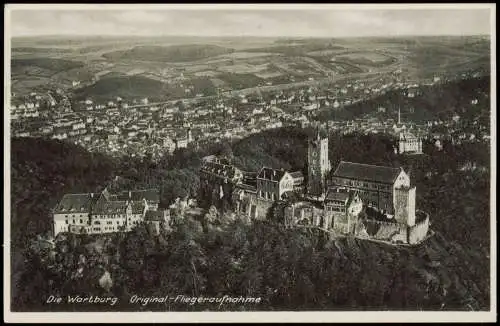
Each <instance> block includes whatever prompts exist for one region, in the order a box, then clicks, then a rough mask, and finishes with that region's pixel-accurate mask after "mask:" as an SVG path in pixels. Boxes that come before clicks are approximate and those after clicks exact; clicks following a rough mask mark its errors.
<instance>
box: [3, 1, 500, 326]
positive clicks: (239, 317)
mask: <svg viewBox="0 0 500 326" xmlns="http://www.w3.org/2000/svg"><path fill="white" fill-rule="evenodd" d="M27 9H36V10H83V9H85V10H139V9H140V10H160V9H162V10H165V9H167V10H179V9H184V10H229V9H233V10H234V9H237V10H255V9H265V10H283V9H289V10H305V9H315V10H318V9H319V10H321V9H324V10H327V9H328V10H332V9H336V10H342V9H356V10H373V9H386V10H387V9H463V10H468V9H489V10H490V11H491V20H490V21H491V33H490V37H491V197H490V205H491V217H492V218H491V239H490V243H491V250H490V262H491V265H490V273H491V277H490V280H491V297H490V302H491V307H490V308H491V309H490V311H489V312H408V311H405V312H363V311H356V312H316V311H314V312H295V311H294V312H132V313H129V312H107V313H79V312H71V313H66V312H60V313H50V312H46V313H15V312H11V311H10V301H11V297H10V218H9V216H10V110H9V109H8V108H9V107H10V96H11V93H10V87H9V85H10V56H11V52H10V41H11V40H10V33H9V26H10V11H12V10H27ZM4 18H5V19H4V21H5V23H4V24H5V25H4V53H5V62H4V68H5V70H4V71H5V75H4V85H5V88H4V98H5V105H4V239H5V240H4V266H5V267H4V270H5V271H6V272H5V273H4V288H5V291H4V316H5V317H4V321H5V322H36V323H68V322H74V321H78V322H84V323H95V322H107V323H116V322H129V323H138V322H141V323H144V322H178V323H179V322H288V323H297V322H360V321H365V322H405V321H406V322H488V321H489V322H492V321H496V319H497V317H496V298H497V294H496V285H497V284H496V257H497V256H496V218H495V217H496V29H495V28H496V4H383V5H381V4H362V5H360V4H356V5H349V4H314V5H308V4H267V5H261V4H188V5H183V4H169V5H165V4H133V5H130V4H128V5H124V4H116V5H115V4H7V5H6V6H5V11H4Z"/></svg>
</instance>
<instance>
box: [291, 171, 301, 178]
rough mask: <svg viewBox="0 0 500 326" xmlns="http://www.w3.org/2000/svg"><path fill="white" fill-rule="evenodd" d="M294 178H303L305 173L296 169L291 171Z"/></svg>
mask: <svg viewBox="0 0 500 326" xmlns="http://www.w3.org/2000/svg"><path fill="white" fill-rule="evenodd" d="M289 174H290V175H291V176H292V178H294V179H300V178H303V177H304V174H303V173H302V172H301V171H295V172H290V173H289Z"/></svg>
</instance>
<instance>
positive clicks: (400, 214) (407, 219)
mask: <svg viewBox="0 0 500 326" xmlns="http://www.w3.org/2000/svg"><path fill="white" fill-rule="evenodd" d="M415 197H416V187H405V186H403V187H400V188H396V189H394V199H395V200H394V201H395V207H394V210H395V212H394V213H395V214H394V215H395V218H396V221H398V222H399V223H401V224H405V225H407V226H413V225H415V209H416V208H415Z"/></svg>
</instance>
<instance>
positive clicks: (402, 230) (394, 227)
mask: <svg viewBox="0 0 500 326" xmlns="http://www.w3.org/2000/svg"><path fill="white" fill-rule="evenodd" d="M360 224H362V227H359V228H357V234H358V235H359V234H360V232H361V233H363V232H364V231H366V233H367V235H368V236H370V237H371V238H373V239H377V240H384V241H391V242H396V241H401V242H403V243H407V242H408V230H407V229H408V228H407V226H406V225H405V224H401V223H393V222H383V221H375V220H364V221H362V222H360ZM360 226H361V225H360ZM363 230H364V231H363Z"/></svg>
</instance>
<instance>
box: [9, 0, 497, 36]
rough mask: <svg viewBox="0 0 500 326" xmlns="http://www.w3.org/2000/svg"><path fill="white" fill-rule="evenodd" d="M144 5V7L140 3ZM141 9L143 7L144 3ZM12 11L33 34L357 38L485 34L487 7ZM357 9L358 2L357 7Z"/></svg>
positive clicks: (23, 31) (14, 27) (18, 28)
mask: <svg viewBox="0 0 500 326" xmlns="http://www.w3.org/2000/svg"><path fill="white" fill-rule="evenodd" d="M142 8H144V7H142ZM146 8H147V7H146ZM310 8H311V9H304V8H302V9H300V10H291V9H287V8H283V9H279V8H278V9H276V8H273V9H267V10H263V9H245V10H243V9H239V10H237V9H236V10H235V9H217V10H214V8H210V9H211V10H200V9H198V10H197V9H190V10H186V9H184V10H179V9H178V8H175V9H168V8H167V9H158V8H155V9H152V10H148V9H142V10H137V9H135V10H84V9H77V10H56V9H51V8H49V9H47V7H46V8H44V9H42V8H39V9H36V10H34V9H29V10H28V9H12V10H11V13H10V32H11V35H12V36H14V37H16V36H37V35H96V36H97V35H148V36H149V35H151V36H163V35H182V36H188V35H193V36H260V37H280V36H283V37H362V36H399V35H477V34H490V30H491V29H490V10H489V9H471V8H467V9H413V10H408V9H403V10H401V9H397V10H395V9H383V10H380V9H370V10H366V8H365V10H360V9H357V8H356V9H348V10H346V9H343V8H340V9H325V8H321V9H312V8H314V6H311V7H310ZM358 8H359V6H358Z"/></svg>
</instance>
